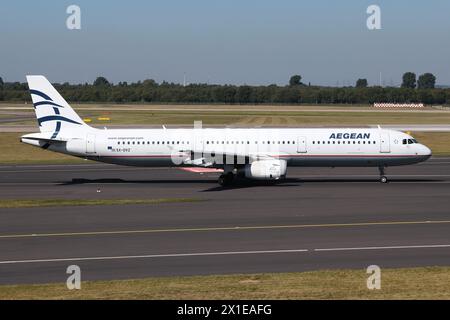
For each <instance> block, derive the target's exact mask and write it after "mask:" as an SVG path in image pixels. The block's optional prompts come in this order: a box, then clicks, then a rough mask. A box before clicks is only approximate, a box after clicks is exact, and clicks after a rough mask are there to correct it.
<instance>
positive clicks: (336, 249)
mask: <svg viewBox="0 0 450 320" xmlns="http://www.w3.org/2000/svg"><path fill="white" fill-rule="evenodd" d="M432 248H450V244H433V245H417V246H385V247H354V248H351V247H350V248H323V249H314V251H317V252H324V251H359V250H392V249H432Z"/></svg>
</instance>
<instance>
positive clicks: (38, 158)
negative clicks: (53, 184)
mask: <svg viewBox="0 0 450 320" xmlns="http://www.w3.org/2000/svg"><path fill="white" fill-rule="evenodd" d="M23 134H24V133H17V132H0V148H1V150H2V152H0V165H4V164H8V165H9V164H49V163H52V164H63V163H64V164H72V163H73V164H80V163H86V160H84V159H80V158H76V157H72V156H68V155H63V154H60V153H55V152H51V151H48V150H43V149H40V148H37V147H33V146H30V145H27V144H25V143H22V142H20V136H22V135H23Z"/></svg>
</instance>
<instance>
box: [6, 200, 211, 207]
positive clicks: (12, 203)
mask: <svg viewBox="0 0 450 320" xmlns="http://www.w3.org/2000/svg"><path fill="white" fill-rule="evenodd" d="M198 201H204V200H202V199H197V198H161V199H0V208H34V207H66V206H109V205H129V204H160V203H178V202H198Z"/></svg>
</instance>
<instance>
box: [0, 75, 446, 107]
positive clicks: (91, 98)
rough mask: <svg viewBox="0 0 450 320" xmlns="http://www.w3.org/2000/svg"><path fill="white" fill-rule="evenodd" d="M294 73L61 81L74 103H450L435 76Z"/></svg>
mask: <svg viewBox="0 0 450 320" xmlns="http://www.w3.org/2000/svg"><path fill="white" fill-rule="evenodd" d="M301 80H302V77H301V76H300V75H294V76H292V77H291V78H290V79H289V83H288V85H286V86H279V85H275V84H272V85H267V86H249V85H241V86H236V85H214V84H204V83H197V84H189V85H186V86H183V85H181V84H176V83H168V82H165V81H164V82H162V83H157V82H156V81H154V80H152V79H148V80H144V81H138V82H133V83H127V82H119V83H117V84H113V83H111V82H109V81H108V80H107V79H106V78H104V77H98V78H97V79H95V81H94V82H93V83H92V84H88V83H85V84H69V83H63V84H58V83H55V84H54V86H55V88H56V89H57V90H58V91H59V92H60V93H61V94H62V96H64V97H65V98H66V99H67V100H68V101H73V102H114V103H212V104H215V103H216V104H372V103H374V102H395V103H417V102H421V103H425V104H450V89H447V88H445V89H444V88H435V82H436V77H435V76H434V75H432V74H430V73H426V74H423V75H421V76H419V77H418V79H416V75H415V74H414V73H412V72H407V73H405V74H404V75H403V83H402V85H401V87H380V86H371V87H369V86H368V82H367V79H358V80H357V81H356V83H355V86H348V87H324V86H314V85H311V84H305V83H303V82H302V81H301ZM0 101H27V102H30V101H31V98H30V94H29V92H28V85H27V84H26V83H19V82H4V81H3V80H2V78H1V77H0Z"/></svg>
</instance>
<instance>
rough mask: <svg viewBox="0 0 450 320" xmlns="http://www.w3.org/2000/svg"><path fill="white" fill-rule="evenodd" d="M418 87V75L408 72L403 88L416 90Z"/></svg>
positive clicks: (405, 75)
mask: <svg viewBox="0 0 450 320" xmlns="http://www.w3.org/2000/svg"><path fill="white" fill-rule="evenodd" d="M415 87H416V74H415V73H414V72H406V73H405V74H403V82H402V88H409V89H414V88H415Z"/></svg>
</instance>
